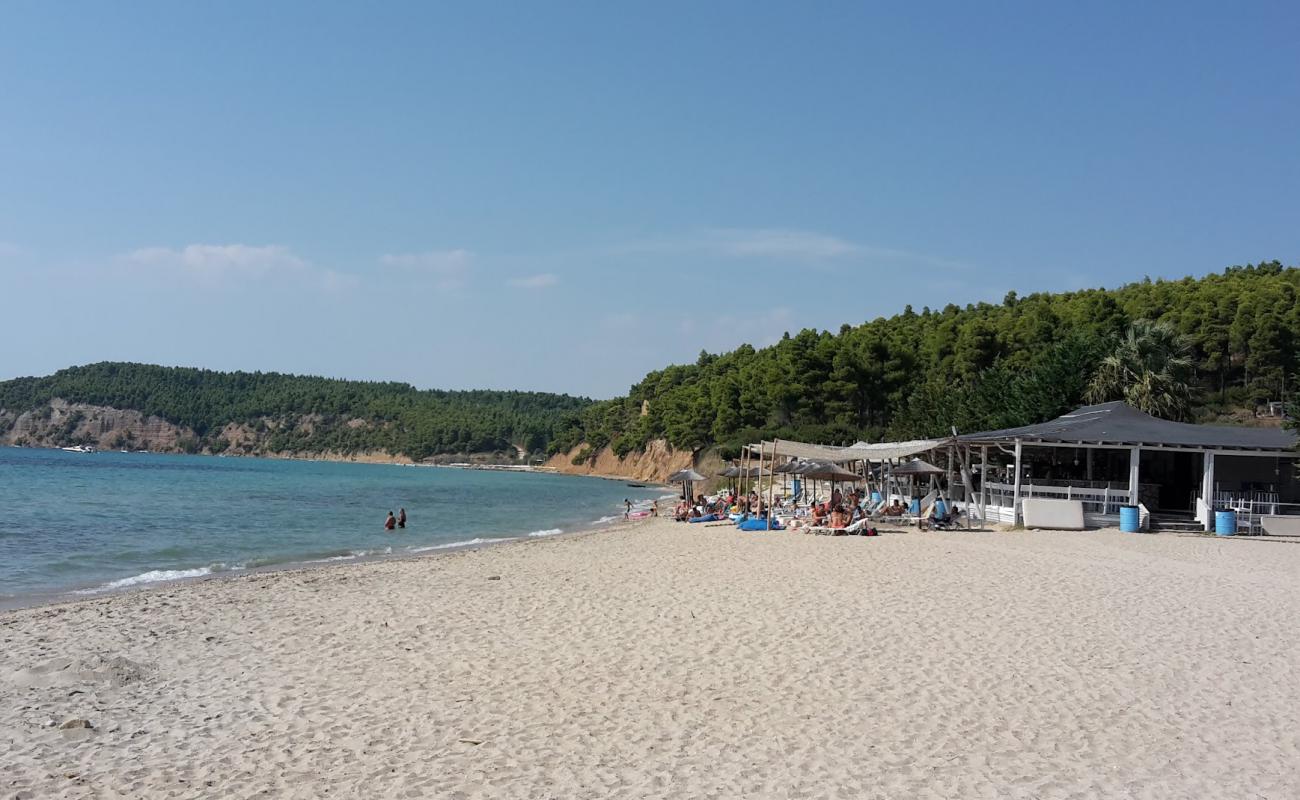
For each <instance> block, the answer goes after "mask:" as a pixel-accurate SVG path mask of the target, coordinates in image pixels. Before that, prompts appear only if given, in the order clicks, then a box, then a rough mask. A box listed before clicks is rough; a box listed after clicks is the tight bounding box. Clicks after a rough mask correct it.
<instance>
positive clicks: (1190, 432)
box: [957, 401, 1296, 451]
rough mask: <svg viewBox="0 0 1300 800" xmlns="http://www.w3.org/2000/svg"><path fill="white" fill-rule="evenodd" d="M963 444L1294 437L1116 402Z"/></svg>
mask: <svg viewBox="0 0 1300 800" xmlns="http://www.w3.org/2000/svg"><path fill="white" fill-rule="evenodd" d="M957 438H958V441H961V442H966V443H981V442H985V443H987V442H999V441H1000V442H1009V441H1014V440H1015V439H1022V440H1024V441H1026V442H1034V441H1039V442H1062V443H1069V442H1081V443H1085V444H1108V445H1115V446H1117V447H1118V446H1129V447H1131V446H1133V445H1165V446H1170V447H1193V448H1206V449H1232V450H1274V451H1276V450H1293V449H1294V448H1295V446H1296V436H1295V434H1294V433H1291V432H1290V431H1284V430H1280V429H1278V428H1246V427H1242V426H1235V425H1191V424H1188V423H1186V422H1170V421H1169V420H1167V419H1159V418H1157V417H1153V416H1151V415H1150V414H1145V413H1143V412H1141V411H1138V410H1137V409H1135V408H1133V407H1131V406H1129V405H1126V404H1125V403H1122V402H1119V401H1116V402H1113V403H1101V404H1100V405H1095V406H1084V407H1083V408H1077V409H1075V410H1074V411H1071V412H1070V413H1069V414H1065V415H1063V416H1060V417H1057V418H1056V419H1054V420H1051V421H1050V422H1040V423H1039V424H1037V425H1025V426H1023V427H1020V428H1005V429H1003V430H1000V431H984V432H982V433H968V434H965V435H963V436H959V437H957Z"/></svg>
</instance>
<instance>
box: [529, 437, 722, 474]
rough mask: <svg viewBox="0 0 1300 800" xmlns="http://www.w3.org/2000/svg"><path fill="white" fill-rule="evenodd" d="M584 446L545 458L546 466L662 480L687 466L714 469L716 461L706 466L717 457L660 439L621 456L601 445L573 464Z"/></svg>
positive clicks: (580, 471)
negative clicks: (699, 453) (640, 449)
mask: <svg viewBox="0 0 1300 800" xmlns="http://www.w3.org/2000/svg"><path fill="white" fill-rule="evenodd" d="M584 448H585V445H584V446H582V447H575V448H574V449H573V450H571V451H569V452H568V453H559V454H556V455H554V456H552V457H551V458H550V460H548V461H547V462H546V466H547V467H548V468H550V469H553V470H555V471H556V472H563V473H565V474H566V475H596V476H600V477H605V478H627V479H629V480H634V481H655V482H658V481H663V480H664V479H665V478H667V477H668V476H669V475H670V474H671V473H673V472H676V471H677V470H679V469H686V468H688V467H689V468H694V469H701V468H702V467H703V468H708V469H711V470H713V471H716V470H715V469H714V467H716V464H715V465H713V467H710V466H709V463H710V462H711V461H716V459H710V458H709V457H704V458H701V459H697V458H696V455H695V454H694V453H692V452H691V451H689V450H674V449H672V448H671V447H669V446H668V443H667V442H665V441H664V440H662V439H656V440H653V441H651V442H650V444H649V446H647V447H646V449H645V451H644V452H641V453H636V452H633V453H628V454H627V455H626V456H624V457H623V458H619V457H618V456H616V455H614V451H613V450H611V449H610V448H608V447H602V448H601V449H600V450H598V451H596V454H595V457H594V458H591V459H588V460H587V461H585V462H583V463H582V464H574V463H573V459H574V457H575V456H577V455H578V454H579V453H580V452H581V451H582V450H583V449H584ZM705 474H706V475H707V474H709V473H707V472H706V473H705Z"/></svg>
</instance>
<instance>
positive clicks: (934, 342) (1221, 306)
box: [551, 262, 1300, 455]
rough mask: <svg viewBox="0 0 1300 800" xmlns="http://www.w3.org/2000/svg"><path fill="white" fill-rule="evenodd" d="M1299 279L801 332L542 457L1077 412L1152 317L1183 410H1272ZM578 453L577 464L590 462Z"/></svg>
mask: <svg viewBox="0 0 1300 800" xmlns="http://www.w3.org/2000/svg"><path fill="white" fill-rule="evenodd" d="M1298 292H1300V270H1298V269H1296V268H1293V267H1283V266H1282V264H1280V263H1278V262H1269V263H1262V264H1259V265H1254V266H1246V267H1232V268H1230V269H1227V270H1225V271H1224V272H1223V273H1222V274H1213V275H1209V276H1206V277H1204V278H1199V279H1196V278H1184V279H1182V280H1175V281H1165V280H1158V281H1151V280H1149V279H1148V280H1145V281H1142V282H1140V283H1134V284H1130V285H1127V286H1123V287H1121V288H1118V289H1113V290H1105V289H1093V290H1085V291H1078V292H1068V293H1063V294H1032V295H1029V296H1027V297H1018V296H1016V294H1015V293H1014V292H1013V293H1010V294H1008V295H1007V297H1006V298H1005V299H1004V301H1003V302H1002V303H1001V304H989V303H979V304H973V305H967V306H965V307H958V306H955V305H949V306H947V307H945V308H942V309H939V310H931V309H929V308H926V309H923V310H921V311H920V312H919V313H918V312H916V311H914V310H913V309H912V308H911V307H910V306H908V307H907V308H906V309H905V310H904V311H903V313H902V314H899V315H897V316H893V317H889V318H887V319H886V318H880V319H876V320H873V321H871V322H867V323H865V324H862V325H859V326H857V327H852V326H849V325H844V326H843V327H841V328H840V330H839V332H838V333H837V334H832V333H829V332H825V331H821V332H819V331H813V330H804V331H800V332H799V333H797V334H794V335H790V334H786V336H785V337H784V338H783V339H782V340H781V341H780V342H779V343H777V344H776V345H774V346H772V347H768V348H764V349H761V350H755V349H754V348H752V347H750V346H748V345H745V346H742V347H740V348H739V349H737V350H735V351H733V352H730V353H726V354H722V355H711V354H708V353H701V354H700V357H699V360H698V361H696V363H694V364H690V365H678V366H671V367H668V368H666V369H662V370H658V371H656V372H652V373H650V374H649V375H647V376H646V377H645V379H644V380H642V381H641V382H640V383H638V384H636V385H635V386H633V387H632V389H631V391H630V392H629V393H628V396H627V397H623V398H617V399H614V400H608V401H603V402H599V403H595V404H593V405H591V406H589V407H588V408H586V409H585V410H583V412H582V413H581V415H580V416H578V417H577V418H576V419H575V421H574V424H573V425H572V426H571V427H569V428H568V429H566V430H563V431H561V432H560V433H559V434H558V435H557V436H556V437H555V439H554V440H553V441H552V443H551V449H552V451H561V450H567V449H570V448H572V447H575V446H577V445H579V444H582V443H585V444H586V445H587V448H590V450H591V451H593V452H594V450H596V449H598V448H600V447H602V446H604V445H606V444H610V445H612V446H613V448H614V450H615V451H616V452H618V453H619V454H623V453H626V452H628V451H631V450H634V449H640V448H642V447H643V446H644V445H645V444H646V443H647V442H648V441H650V440H652V439H656V438H664V439H667V440H668V442H669V443H670V444H672V445H673V446H674V447H678V448H689V449H698V448H701V447H705V446H708V445H712V444H717V445H720V446H721V448H722V451H723V453H724V455H725V454H728V453H730V452H735V451H736V450H737V449H738V447H739V445H741V444H742V443H744V442H749V441H757V440H759V439H760V438H771V437H774V436H780V437H783V438H793V439H802V440H807V441H815V442H827V443H835V442H842V443H851V442H853V441H856V440H858V439H869V440H879V439H880V438H881V437H889V438H913V437H924V436H931V435H938V434H943V433H946V432H948V431H949V430H950V429H951V428H952V427H954V426H955V427H956V428H957V429H958V430H959V431H966V432H970V431H974V430H981V429H990V428H998V427H1004V426H1010V425H1021V424H1028V423H1031V422H1037V421H1041V420H1044V419H1049V418H1051V417H1053V416H1056V415H1058V414H1060V413H1061V412H1064V411H1066V410H1068V409H1070V408H1073V407H1076V406H1078V405H1081V404H1082V403H1083V402H1084V399H1085V395H1086V394H1087V388H1088V381H1089V378H1090V377H1091V376H1092V375H1093V373H1094V372H1095V371H1096V369H1097V367H1098V365H1099V364H1100V363H1101V361H1102V359H1103V358H1104V357H1105V356H1106V355H1107V354H1108V353H1109V352H1110V350H1111V349H1112V348H1113V347H1115V346H1116V344H1117V343H1118V342H1119V339H1120V337H1121V334H1122V333H1123V332H1124V331H1125V329H1126V328H1127V327H1128V326H1129V324H1130V323H1131V322H1133V321H1134V320H1139V319H1149V320H1162V321H1165V322H1167V323H1168V324H1169V325H1172V326H1173V328H1174V329H1175V330H1176V332H1177V333H1179V334H1182V337H1183V339H1182V340H1183V341H1184V342H1185V343H1186V344H1187V345H1189V346H1190V355H1191V360H1192V367H1193V369H1192V382H1193V389H1194V392H1193V397H1192V404H1191V405H1192V407H1191V412H1192V415H1193V416H1195V417H1207V416H1211V415H1213V414H1214V413H1215V412H1217V411H1221V410H1223V409H1227V408H1231V407H1242V406H1244V407H1252V406H1253V405H1254V404H1255V403H1257V402H1259V401H1262V400H1278V399H1282V397H1283V395H1284V394H1286V393H1288V392H1289V391H1290V386H1289V383H1288V381H1289V380H1293V378H1292V376H1293V374H1294V372H1295V370H1296V366H1297V337H1298V336H1300V304H1298V303H1297V293H1298ZM587 448H584V449H583V452H584V453H586V452H587Z"/></svg>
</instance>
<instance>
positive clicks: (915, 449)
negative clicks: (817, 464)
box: [749, 439, 951, 464]
mask: <svg viewBox="0 0 1300 800" xmlns="http://www.w3.org/2000/svg"><path fill="white" fill-rule="evenodd" d="M950 441H951V440H949V439H913V440H911V441H906V442H878V443H876V444H868V443H866V442H858V443H857V444H853V445H850V446H848V447H836V446H834V445H826V444H809V443H807V442H795V441H791V440H789V439H777V440H776V441H773V442H764V443H762V444H751V445H750V446H749V452H751V453H753V454H754V455H761V456H762V457H764V458H768V457H771V456H776V457H778V458H798V459H801V460H804V461H825V462H830V463H832V464H847V463H850V462H852V461H888V460H890V459H896V458H907V457H908V456H913V455H916V454H917V453H925V452H928V451H930V450H933V449H935V448H936V447H941V446H943V445H945V444H948V443H949V442H950Z"/></svg>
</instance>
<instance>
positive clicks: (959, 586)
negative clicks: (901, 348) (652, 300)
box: [0, 517, 1300, 800]
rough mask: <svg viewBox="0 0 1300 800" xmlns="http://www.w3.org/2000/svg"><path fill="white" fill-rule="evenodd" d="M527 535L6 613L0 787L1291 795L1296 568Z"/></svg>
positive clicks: (943, 540)
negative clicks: (510, 543) (510, 542)
mask: <svg viewBox="0 0 1300 800" xmlns="http://www.w3.org/2000/svg"><path fill="white" fill-rule="evenodd" d="M598 534H604V535H598ZM530 543H531V542H530ZM535 544H537V545H538V546H537V547H530V548H520V547H482V548H477V549H473V550H461V551H454V552H450V553H444V554H439V555H446V556H452V557H448V558H426V557H424V556H423V555H414V556H406V557H400V558H390V559H385V560H377V561H369V562H365V563H345V564H324V565H311V566H308V567H304V568H298V569H294V570H276V571H274V572H270V573H265V574H245V575H240V576H236V577H235V579H231V580H224V579H223V580H201V581H195V582H190V583H185V584H178V585H169V586H163V587H153V588H149V589H144V590H141V591H132V592H127V593H123V594H117V595H113V596H110V597H99V598H94V599H90V600H87V601H80V602H72V603H66V604H63V605H57V606H43V607H38V608H31V609H24V610H18V611H11V612H5V613H3V614H0V639H3V640H4V642H5V647H4V648H2V649H0V696H3V697H5V698H6V699H9V698H12V700H13V702H5V703H0V749H3V750H4V751H5V753H6V758H5V759H4V760H3V761H2V762H0V785H3V786H4V787H5V791H6V795H7V796H8V795H12V796H17V797H37V796H39V797H46V796H51V797H62V798H67V800H74V798H85V797H91V796H94V797H123V798H125V797H154V796H168V795H178V796H179V795H185V796H191V795H193V796H200V795H201V796H220V797H252V796H258V795H265V796H277V797H302V798H308V797H318V796H322V795H324V794H326V793H331V794H339V795H341V796H381V795H382V796H396V797H401V796H421V797H452V796H458V797H465V798H474V799H476V800H477V799H480V798H481V799H482V800H486V798H490V797H530V796H535V797H542V796H552V797H604V796H620V797H638V798H664V800H667V799H668V798H677V797H683V796H715V797H784V796H799V797H805V796H806V797H819V796H823V795H824V794H825V793H826V791H825V789H826V787H827V786H834V787H839V789H840V792H841V794H843V795H844V796H853V797H875V796H882V797H883V796H888V797H992V796H997V797H1012V798H1030V797H1120V796H1123V797H1128V796H1133V797H1146V796H1180V797H1181V796H1187V797H1200V796H1222V797H1237V796H1252V797H1267V798H1283V797H1294V796H1296V792H1297V791H1300V735H1298V734H1297V731H1300V686H1297V685H1296V684H1295V682H1294V681H1290V680H1288V678H1287V676H1288V675H1289V674H1290V671H1291V670H1292V668H1293V667H1294V664H1295V663H1297V662H1300V642H1297V641H1296V640H1295V637H1294V619H1295V618H1296V617H1297V615H1300V597H1297V596H1296V595H1295V592H1294V591H1293V590H1294V587H1295V585H1296V583H1297V581H1298V580H1300V550H1298V549H1297V548H1291V547H1287V548H1258V547H1236V546H1232V545H1230V544H1228V543H1227V542H1225V541H1224V540H1222V539H1220V538H1217V537H1180V536H1133V535H1129V534H1121V533H1119V532H1117V531H1114V530H1109V529H1106V530H1100V531H1095V532H1088V533H1083V534H1075V533H1066V534H1063V533H1049V532H1041V531H1015V532H979V533H965V532H961V533H955V532H925V533H919V532H907V533H890V534H886V535H884V536H880V537H869V538H868V537H849V536H845V537H825V536H808V535H802V534H790V533H777V534H775V535H772V534H766V533H744V532H740V531H736V530H734V529H732V528H730V527H728V526H722V527H717V528H702V527H701V526H692V525H685V524H677V523H673V522H671V521H669V520H667V519H665V518H662V517H661V518H659V519H657V520H654V519H651V520H644V521H639V522H636V523H631V524H626V525H624V524H619V525H617V526H610V527H609V528H605V529H600V530H595V531H586V532H574V533H572V534H562V535H557V536H553V537H544V538H540V539H538V540H537V541H536V542H535ZM333 567H343V568H342V569H335V568H333ZM178 754H183V756H181V757H178Z"/></svg>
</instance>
